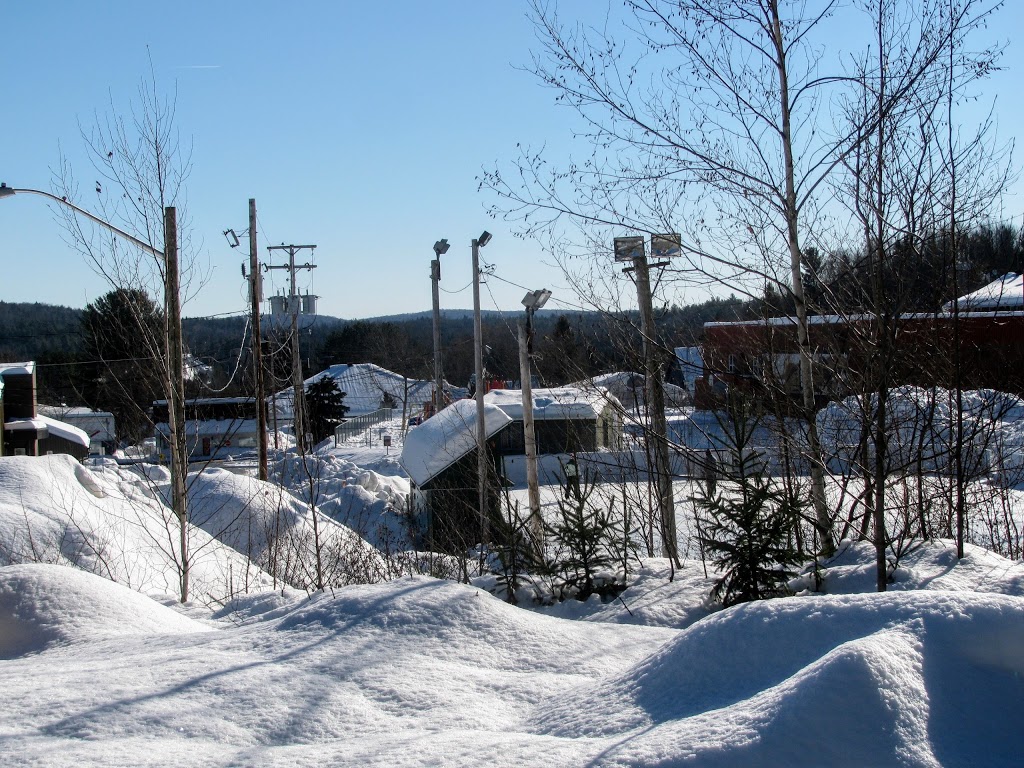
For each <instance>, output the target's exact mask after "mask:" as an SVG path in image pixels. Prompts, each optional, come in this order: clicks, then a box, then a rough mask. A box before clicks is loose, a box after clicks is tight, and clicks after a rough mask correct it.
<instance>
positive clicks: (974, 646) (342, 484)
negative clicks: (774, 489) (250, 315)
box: [0, 422, 1024, 768]
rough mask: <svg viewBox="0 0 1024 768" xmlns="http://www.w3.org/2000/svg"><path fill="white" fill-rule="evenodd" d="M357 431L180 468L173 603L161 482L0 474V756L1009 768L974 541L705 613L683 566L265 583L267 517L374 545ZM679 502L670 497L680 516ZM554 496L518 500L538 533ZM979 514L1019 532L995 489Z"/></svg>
mask: <svg viewBox="0 0 1024 768" xmlns="http://www.w3.org/2000/svg"><path fill="white" fill-rule="evenodd" d="M381 428H385V429H389V430H390V431H391V434H392V446H391V447H390V448H385V447H384V446H383V445H382V444H381V441H380V440H379V435H377V437H378V439H377V441H376V442H374V440H373V436H372V435H371V436H370V437H369V439H367V440H358V439H354V440H352V441H350V442H348V443H344V444H342V445H340V446H338V447H334V446H333V445H329V444H325V446H323V448H322V450H321V451H320V452H319V453H318V454H317V456H315V457H307V459H306V460H305V461H303V460H301V459H299V458H297V457H295V456H294V455H290V456H288V455H286V456H283V457H278V458H279V459H281V460H280V461H279V462H278V463H277V464H276V465H275V470H274V476H273V478H272V479H274V480H276V483H269V484H263V483H260V482H259V481H257V480H254V479H252V478H250V477H245V476H240V475H235V474H231V473H229V472H226V471H223V470H213V471H209V470H208V471H207V472H204V473H203V474H201V475H192V476H191V478H190V479H191V488H190V500H191V501H192V504H193V510H194V512H195V518H194V519H195V520H196V522H197V523H198V524H200V525H201V527H197V528H195V529H193V530H192V533H191V537H192V541H193V542H194V544H193V547H194V551H197V552H198V553H199V554H200V555H201V558H200V559H199V560H197V562H198V563H200V565H199V566H197V571H196V579H197V581H196V584H197V585H198V586H197V589H196V599H195V600H194V601H193V602H191V603H190V604H187V605H184V606H182V605H180V604H178V603H177V602H176V601H175V599H174V596H173V595H174V591H175V585H176V580H177V569H176V565H175V562H174V560H173V557H171V556H170V552H171V551H172V550H171V549H170V548H169V546H168V535H169V534H168V519H167V517H166V513H167V510H166V506H165V505H163V504H162V503H161V501H160V499H159V496H160V493H161V490H162V487H163V484H164V483H166V476H165V474H164V473H165V470H162V469H160V468H154V469H151V470H149V472H148V474H149V476H148V477H146V476H144V475H142V474H140V473H139V472H138V471H134V470H126V469H125V468H123V467H122V468H118V467H116V465H114V464H112V463H109V462H107V463H98V464H97V465H96V466H94V467H91V468H86V467H82V466H80V465H76V464H75V463H74V462H73V461H71V460H70V459H67V458H66V457H58V456H52V457H45V458H39V459H36V458H32V457H22V458H19V457H4V458H0V563H3V564H4V567H0V680H2V682H3V690H4V693H5V706H4V707H3V708H2V710H0V745H2V753H0V754H2V758H0V762H2V763H3V765H12V766H28V765H33V766H40V765H41V766H63V765H76V766H79V765H87V766H89V765H96V766H101V765H102V766H136V765H161V766H164V765H166V766H179V765H180V766H195V765H204V766H205V765H212V766H243V765H281V766H303V765H311V766H312V765H316V766H321V765H359V766H363V765H381V766H414V765H416V766H418V765H453V766H455V765H458V766H462V765H487V766H505V765H507V766H517V767H521V766H549V765H557V766H577V765H579V766H583V765H588V766H589V765H602V766H603V765H608V766H613V765H615V766H618V765H634V766H640V765H643V766H650V765H665V766H667V765H683V764H686V765H696V766H780V765H781V766H804V765H806V766H826V765H827V766H888V765H893V766H921V767H922V768H923V767H928V768H931V767H933V766H958V765H993V766H1003V765H1017V764H1020V755H1021V754H1022V753H1024V729H1021V728H1020V725H1019V717H1020V713H1021V712H1022V711H1024V564H1022V563H1020V562H1014V561H1010V560H1007V559H1005V558H1003V557H1000V556H999V555H996V554H993V553H992V552H990V551H987V550H985V549H982V548H980V547H974V546H968V548H967V552H966V557H965V558H964V559H962V560H957V558H956V556H955V550H954V548H953V545H952V543H951V542H948V541H942V540H936V541H931V542H929V543H927V544H925V545H924V546H921V547H919V548H917V549H915V550H913V551H910V552H908V553H907V554H905V555H904V556H903V557H902V558H901V560H900V562H899V565H898V567H897V568H896V569H895V570H894V572H893V574H892V584H891V585H890V591H889V592H888V593H885V594H875V593H874V592H873V589H874V583H875V574H874V552H873V550H872V549H871V547H870V546H869V545H868V544H865V543H862V542H860V543H859V542H853V541H846V542H843V543H842V545H841V546H840V549H839V552H838V553H837V555H836V556H835V557H834V558H833V559H832V560H831V561H829V562H827V563H824V564H823V570H822V572H821V578H822V585H823V586H822V591H820V592H814V593H812V592H811V591H810V589H811V587H812V586H813V582H814V579H813V578H812V576H811V575H810V574H804V575H802V576H798V577H797V578H795V579H794V580H793V582H792V583H791V585H790V586H791V588H792V589H793V591H794V592H796V593H797V594H796V596H794V597H790V598H783V599H777V600H772V601H765V602H759V603H748V604H744V605H740V606H736V607H734V608H730V609H726V610H721V609H720V608H719V607H718V606H716V605H714V604H711V603H709V602H708V599H707V596H708V593H709V591H710V588H711V585H712V582H713V579H714V577H715V576H716V574H715V573H714V571H713V570H708V571H705V566H704V564H703V563H702V562H701V561H700V560H699V559H696V557H695V554H696V552H695V549H694V548H693V547H690V548H689V550H687V551H688V557H687V559H686V560H685V562H684V564H683V567H682V569H681V570H678V571H676V572H675V573H674V575H673V577H672V579H671V580H670V569H669V565H668V563H667V561H665V560H662V559H660V558H657V557H646V556H642V557H641V558H640V562H639V564H638V565H637V570H636V572H635V573H634V574H633V575H632V576H631V581H630V585H629V587H628V588H627V589H626V590H625V591H624V592H622V593H621V595H620V596H619V597H618V598H617V599H614V600H609V601H607V602H602V601H601V600H600V598H598V597H597V596H592V597H591V598H590V599H588V600H586V601H583V602H580V601H575V600H569V601H566V602H564V603H561V604H557V605H554V606H547V607H541V606H525V607H513V606H510V605H508V604H506V603H504V602H502V601H501V600H499V599H498V598H496V597H495V596H494V595H492V594H491V593H490V592H488V591H487V590H485V589H481V588H480V586H479V585H481V584H482V585H487V584H490V583H492V581H493V580H488V579H477V580H476V582H475V584H476V585H477V586H474V585H467V584H459V583H456V582H452V581H441V580H436V579H431V578H428V577H425V576H408V575H405V576H400V577H398V578H390V579H385V580H383V581H380V582H379V583H375V584H349V585H348V586H341V587H337V588H334V589H329V590H326V591H323V592H306V591H300V590H296V589H293V588H290V587H285V586H282V584H281V581H280V578H277V579H275V578H274V577H272V576H271V575H270V574H268V573H267V570H274V568H273V566H272V564H271V562H270V561H269V560H268V558H267V552H268V550H270V549H272V548H273V547H274V546H275V545H276V542H277V541H278V538H277V537H266V536H265V535H261V534H265V533H266V531H267V529H268V528H269V527H271V526H272V525H276V526H279V527H283V528H285V529H286V530H288V531H291V532H293V533H294V534H295V536H296V537H297V539H299V540H303V536H304V535H305V534H303V533H302V532H303V531H306V532H308V531H309V530H310V528H311V526H312V521H313V520H314V518H315V519H316V520H317V522H318V525H321V526H326V529H327V530H329V531H332V532H333V535H335V536H337V537H339V538H340V539H344V540H346V541H348V542H349V544H348V545H346V549H351V548H353V547H355V548H358V547H361V546H362V544H361V542H357V543H352V541H351V539H350V538H349V537H351V536H354V534H353V533H352V532H353V531H357V532H359V533H360V534H362V536H363V537H364V538H365V539H366V540H367V541H368V542H370V543H371V544H374V545H376V546H378V547H385V545H393V543H394V541H395V540H397V538H398V537H399V536H400V534H401V527H400V519H401V510H400V508H399V507H400V505H401V502H402V499H403V498H404V494H405V493H406V492H407V491H408V482H407V481H406V480H405V479H404V478H403V477H402V473H401V471H400V469H399V468H398V466H397V462H396V455H397V454H398V453H400V451H401V443H402V437H403V433H402V430H401V425H400V424H398V423H397V422H396V423H394V424H391V425H381ZM310 478H316V479H318V480H319V482H318V483H314V484H313V485H310V483H309V481H310ZM605 490H606V492H607V494H608V500H609V502H611V501H612V500H614V499H615V498H620V497H621V494H622V493H623V492H626V493H631V494H632V493H636V494H638V498H639V497H640V496H639V494H641V493H642V488H641V486H640V485H637V484H632V485H631V484H626V483H619V484H615V485H609V486H608V487H607V488H606V489H605ZM841 490H842V489H839V488H836V489H834V491H835V492H836V493H838V492H840V491H841ZM692 492H693V488H692V487H691V486H690V484H689V483H679V484H677V487H676V495H677V500H678V501H679V503H680V514H681V517H683V516H684V515H685V504H686V503H687V502H686V499H687V498H688V497H689V496H690V495H692ZM558 493H559V491H558V489H557V488H555V487H547V488H545V489H544V493H543V497H542V500H543V502H544V505H545V510H546V513H547V514H553V513H554V512H555V510H556V509H557V502H558ZM513 496H514V498H521V499H525V492H524V491H522V490H521V489H515V490H514V491H513ZM1001 498H1002V499H1003V501H1004V503H1009V504H1011V505H1012V506H1013V508H1014V509H1013V514H1014V516H1015V517H1016V519H1020V515H1021V512H1022V511H1024V502H1022V500H1021V499H1020V494H1019V493H1018V492H1016V491H1014V492H1012V493H1010V494H1008V495H1004V496H1003V497H1001ZM310 500H313V501H314V503H315V505H316V510H314V511H311V510H310V506H309V504H308V502H309V501H310ZM680 527H681V535H682V537H683V540H684V543H686V542H687V541H688V539H687V538H686V537H687V536H688V535H691V534H692V532H691V531H689V530H688V528H687V524H686V523H685V522H683V523H682V524H681V526H680ZM171 530H172V531H173V529H171ZM211 533H212V534H215V535H216V537H217V538H214V537H213V536H211ZM232 547H237V548H247V549H248V551H250V552H252V553H253V556H254V558H255V559H256V560H257V562H259V563H260V564H261V565H262V566H264V567H258V566H254V565H252V564H251V562H250V561H249V560H248V559H247V558H245V557H243V556H242V555H241V554H239V553H238V552H237V551H236V550H235V549H232ZM373 551H374V552H376V550H373ZM367 557H368V558H371V557H376V555H372V553H369V552H367ZM375 562H376V561H375ZM71 565H77V566H78V567H77V568H75V567H70V566H71ZM243 574H244V579H243ZM276 575H277V577H280V576H281V574H280V573H279V572H278V573H277V574H276ZM115 582H118V583H115ZM275 585H276V587H275Z"/></svg>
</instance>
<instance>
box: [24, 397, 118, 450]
mask: <svg viewBox="0 0 1024 768" xmlns="http://www.w3.org/2000/svg"><path fill="white" fill-rule="evenodd" d="M36 410H37V411H38V413H39V415H41V416H49V417H50V418H51V419H57V420H58V421H63V422H64V423H65V424H70V425H72V426H74V427H78V428H79V429H81V430H82V431H84V432H85V433H86V434H87V435H89V453H90V454H91V455H94V456H103V455H107V454H113V453H114V451H115V450H117V432H116V430H115V427H114V414H112V413H110V411H94V410H93V409H92V408H86V407H74V406H67V405H42V404H40V405H38V406H37V409H36Z"/></svg>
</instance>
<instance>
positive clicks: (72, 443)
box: [0, 362, 89, 459]
mask: <svg viewBox="0 0 1024 768" xmlns="http://www.w3.org/2000/svg"><path fill="white" fill-rule="evenodd" d="M0 381H2V384H3V396H2V399H3V407H2V409H0V418H2V419H3V438H2V439H0V455H14V456H45V455H46V454H48V453H67V454H70V455H71V456H74V457H75V458H77V459H84V458H85V457H86V456H88V455H89V435H87V434H86V433H85V432H84V431H83V430H81V429H79V428H78V427H75V426H73V425H71V424H66V423H64V422H63V421H59V420H57V419H54V418H51V417H49V416H45V415H40V414H39V413H38V412H37V406H36V364H35V363H34V362H25V363H0Z"/></svg>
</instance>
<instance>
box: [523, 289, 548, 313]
mask: <svg viewBox="0 0 1024 768" xmlns="http://www.w3.org/2000/svg"><path fill="white" fill-rule="evenodd" d="M549 298H551V291H549V290H548V289H547V288H541V289H540V290H539V291H530V292H529V293H528V294H526V296H524V297H523V306H524V307H526V308H527V309H528V310H537V309H540V308H541V307H543V306H544V305H545V304H547V301H548V299H549Z"/></svg>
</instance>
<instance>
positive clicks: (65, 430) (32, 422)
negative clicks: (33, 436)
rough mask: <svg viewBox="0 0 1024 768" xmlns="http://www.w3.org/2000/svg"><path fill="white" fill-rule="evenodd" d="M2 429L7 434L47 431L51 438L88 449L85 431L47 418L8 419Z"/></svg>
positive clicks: (87, 437)
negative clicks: (61, 439) (58, 438)
mask: <svg viewBox="0 0 1024 768" xmlns="http://www.w3.org/2000/svg"><path fill="white" fill-rule="evenodd" d="M4 429H5V430H7V431H9V432H40V431H42V430H47V431H48V432H49V433H50V435H51V436H52V437H62V438H64V439H65V440H67V441H69V442H72V443H78V444H79V445H84V446H85V447H86V448H88V447H89V435H88V434H86V433H85V431H83V430H81V429H79V428H78V427H74V426H72V425H71V424H65V423H64V422H63V421H57V420H56V419H51V418H50V417H49V416H36V417H35V418H34V419H8V420H7V421H5V422H4Z"/></svg>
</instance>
